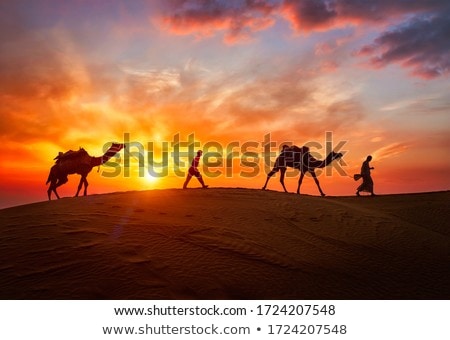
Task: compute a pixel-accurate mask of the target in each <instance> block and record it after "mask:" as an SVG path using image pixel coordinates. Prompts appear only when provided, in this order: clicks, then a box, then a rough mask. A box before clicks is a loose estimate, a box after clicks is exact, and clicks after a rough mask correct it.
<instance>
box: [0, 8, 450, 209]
mask: <svg viewBox="0 0 450 340" xmlns="http://www.w3.org/2000/svg"><path fill="white" fill-rule="evenodd" d="M0 36H1V38H0V44H1V53H0V96H1V105H0V115H1V123H0V141H1V151H2V157H1V159H0V181H1V182H0V207H7V206H12V205H17V204H24V203H29V202H35V201H42V200H45V199H47V194H46V190H47V188H46V186H45V181H46V179H47V176H48V172H49V169H50V167H51V166H52V164H53V162H54V161H53V158H54V157H55V156H56V155H57V154H58V152H59V151H67V150H69V149H73V150H77V149H78V148H79V147H80V146H81V147H84V148H85V149H86V150H87V151H88V152H89V153H90V154H91V155H94V156H100V155H102V153H103V147H104V145H105V144H107V143H108V142H112V141H117V142H121V141H122V142H123V141H124V136H125V135H126V134H129V139H130V141H131V142H139V143H141V144H142V145H143V146H144V148H145V151H146V152H147V151H148V149H149V147H150V146H149V144H148V143H149V142H153V143H154V144H153V149H154V151H155V157H156V159H157V160H160V156H161V147H162V146H163V143H164V142H168V143H169V151H170V152H171V151H173V150H172V144H171V142H172V141H173V140H174V136H175V135H178V136H179V138H180V140H181V141H183V140H187V139H188V136H189V135H191V134H194V135H195V140H196V141H197V142H198V143H199V147H196V149H197V148H203V147H204V146H205V145H207V143H208V142H215V144H216V145H217V143H218V144H220V145H223V148H224V150H226V147H227V145H228V144H230V143H234V145H238V144H239V145H240V146H242V145H243V144H244V143H246V142H255V143H259V147H258V146H257V147H251V148H250V149H249V150H250V151H252V152H254V153H257V154H258V155H259V157H260V158H259V159H256V161H259V163H260V169H259V170H260V171H259V174H258V175H257V176H254V177H250V178H248V177H245V176H242V174H241V172H243V171H244V172H248V171H249V170H248V169H246V168H245V165H240V164H239V155H238V154H239V147H235V148H234V149H233V151H234V152H235V156H233V157H234V161H233V162H232V164H233V169H232V171H231V173H230V174H229V175H230V176H225V172H226V169H225V165H226V164H225V163H226V161H225V159H223V158H221V157H216V158H215V159H213V160H214V161H215V163H216V167H215V168H214V171H222V173H223V175H220V176H217V177H214V178H205V181H206V182H207V184H209V185H211V186H225V187H227V186H230V187H234V186H240V187H248V188H259V187H261V186H262V185H263V183H264V179H265V176H266V173H265V169H264V166H263V163H262V157H263V155H262V151H263V147H262V142H263V141H264V136H266V135H267V134H270V137H271V140H272V141H273V142H274V144H273V145H274V147H273V151H274V152H277V151H278V148H279V146H280V144H281V143H283V142H291V143H293V144H296V145H303V144H305V143H308V142H309V143H315V144H313V145H316V149H315V151H316V152H317V155H320V156H321V157H323V156H325V142H326V141H325V139H326V137H325V136H326V132H327V131H328V132H331V133H332V137H333V145H334V146H336V145H338V144H339V143H341V148H340V150H338V151H345V156H344V161H343V162H342V164H340V166H341V167H342V168H343V169H344V170H345V172H346V173H347V174H348V176H343V175H342V174H340V173H338V171H336V169H333V171H332V172H331V176H325V174H322V175H321V176H320V177H319V179H320V182H321V185H322V188H323V189H324V191H325V192H326V193H327V194H330V195H353V194H354V193H355V188H356V187H357V185H358V184H359V183H357V182H354V181H353V180H352V179H351V178H350V177H349V176H351V175H353V174H354V173H357V172H359V168H360V166H361V162H362V161H363V160H364V159H365V158H366V156H367V155H369V154H371V155H372V156H373V161H372V163H371V164H372V166H373V167H375V170H374V171H373V178H374V181H375V191H376V192H377V193H379V194H389V193H402V192H419V191H435V190H448V189H450V176H449V174H450V157H449V151H450V81H449V75H450V39H449V37H450V4H449V1H448V0H422V1H419V0H398V1H392V0H373V1H362V0H298V1H294V0H273V1H269V0H266V1H263V0H261V1H258V0H247V1H245V0H229V1H225V0H224V1H219V0H215V1H206V0H168V1H164V0H154V1H151V0H147V1H145V0H130V1H125V0H123V1H118V0H103V1H102V0H92V1H88V0H73V1H59V0H53V1H51V0H48V1H45V0H28V1H26V0H25V1H23V0H5V1H2V2H1V3H0ZM252 145H253V144H252ZM318 145H323V148H322V149H320V147H319V146H318ZM136 150H137V148H136V149H135V151H136ZM210 151H215V149H214V148H213V149H211V150H210ZM136 152H137V151H136ZM136 152H135V153H136ZM121 157H122V162H123V158H124V152H123V151H122V152H121ZM224 157H226V155H225V156H224ZM147 158H148V157H147V154H145V162H146V163H147ZM116 160H117V159H116ZM272 160H273V159H272ZM117 161H118V160H117ZM186 161H187V159H186ZM109 170H111V169H109ZM138 170H139V167H138V164H137V162H136V160H135V158H133V161H132V162H131V168H129V172H130V176H129V177H126V176H124V171H122V172H121V174H120V175H119V176H117V177H115V178H109V177H106V176H104V175H102V174H104V173H105V172H108V167H102V168H101V169H100V172H97V168H95V169H93V171H92V172H91V173H90V175H89V177H88V180H89V183H90V186H89V192H90V193H104V192H112V191H126V190H146V189H159V188H173V187H176V188H179V187H181V186H182V185H183V181H184V178H183V177H178V176H176V174H174V172H173V171H172V170H173V161H172V160H171V159H169V166H168V176H165V177H163V178H154V177H151V176H148V175H146V176H144V177H142V178H141V177H139V171H138ZM183 170H186V168H183ZM201 170H202V172H204V170H203V169H201ZM250 172H251V171H250ZM78 180H79V176H77V175H72V176H70V177H69V183H68V184H66V185H65V186H63V187H61V188H60V190H59V191H60V194H61V195H62V196H71V195H73V194H74V193H75V191H76V186H77V184H78ZM286 183H287V187H288V188H289V190H291V191H294V190H295V188H296V179H295V178H293V177H292V178H288V179H287V182H286ZM190 186H191V187H195V186H198V183H196V182H195V181H194V180H193V181H192V182H191V184H190ZM269 188H270V189H273V190H280V189H281V186H280V184H279V182H278V178H276V179H273V180H272V182H270V184H269ZM303 192H304V193H306V194H313V195H317V194H318V191H317V188H316V187H315V185H314V182H313V181H312V179H311V178H305V180H304V184H303Z"/></svg>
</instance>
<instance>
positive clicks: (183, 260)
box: [0, 188, 450, 299]
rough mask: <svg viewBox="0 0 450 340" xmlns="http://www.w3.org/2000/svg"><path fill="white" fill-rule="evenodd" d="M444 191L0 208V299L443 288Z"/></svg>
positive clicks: (222, 194) (449, 284) (228, 192)
mask: <svg viewBox="0 0 450 340" xmlns="http://www.w3.org/2000/svg"><path fill="white" fill-rule="evenodd" d="M449 202H450V192H437V193H423V194H403V195H382V196H376V197H360V198H358V197H324V198H322V197H316V196H307V195H301V196H300V195H296V194H286V193H282V192H275V191H261V190H251V189H238V188H210V189H207V190H202V189H188V190H181V189H169V190H154V191H137V192H124V193H112V194H103V195H92V196H86V197H78V198H63V199H60V200H55V201H50V202H49V201H46V202H40V203H35V204H29V205H24V206H18V207H13V208H8V209H3V210H0V258H1V262H0V298H1V299H449V298H450V224H449V220H450V204H449Z"/></svg>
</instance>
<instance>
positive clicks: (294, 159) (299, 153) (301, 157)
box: [262, 145, 343, 196]
mask: <svg viewBox="0 0 450 340" xmlns="http://www.w3.org/2000/svg"><path fill="white" fill-rule="evenodd" d="M342 156H343V155H342V153H336V152H334V151H332V152H330V154H329V155H328V156H327V157H326V158H325V159H324V160H322V161H320V160H318V159H315V158H314V157H312V155H311V154H310V152H309V148H308V147H307V146H302V147H301V148H300V147H298V146H295V145H293V146H291V147H287V146H285V147H284V148H283V151H282V152H281V153H280V155H279V156H278V157H277V159H276V160H275V165H274V167H273V169H272V171H270V172H269V173H268V175H267V179H266V183H265V184H264V186H263V188H262V189H263V190H265V189H266V187H267V183H268V182H269V180H270V178H271V177H272V176H273V175H274V174H275V173H277V172H278V171H281V176H280V182H281V185H282V186H283V189H284V191H285V192H288V191H287V190H286V187H285V186H284V175H285V173H286V168H287V167H290V168H294V169H298V170H300V178H299V180H298V187H297V194H300V186H301V185H302V181H303V177H304V176H305V174H306V173H310V174H311V176H312V178H313V179H314V182H316V184H317V188H318V189H319V192H320V194H321V195H322V196H325V194H324V192H323V191H322V188H321V187H320V184H319V180H318V179H317V176H316V173H315V172H314V170H315V169H317V168H324V167H325V166H327V165H329V164H330V163H331V162H333V161H334V160H335V159H339V158H341V157H342Z"/></svg>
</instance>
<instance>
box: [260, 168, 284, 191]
mask: <svg viewBox="0 0 450 340" xmlns="http://www.w3.org/2000/svg"><path fill="white" fill-rule="evenodd" d="M278 170H280V169H278V168H273V169H272V171H270V172H269V173H268V174H267V179H266V183H264V186H263V187H262V189H263V190H266V187H267V183H269V180H270V177H272V176H273V175H275V174H276V173H277V172H278Z"/></svg>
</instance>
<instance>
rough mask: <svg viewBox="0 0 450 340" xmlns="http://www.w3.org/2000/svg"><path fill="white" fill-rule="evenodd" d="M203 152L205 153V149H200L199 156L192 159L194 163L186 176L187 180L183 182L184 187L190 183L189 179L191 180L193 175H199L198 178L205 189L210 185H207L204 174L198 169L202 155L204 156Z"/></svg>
mask: <svg viewBox="0 0 450 340" xmlns="http://www.w3.org/2000/svg"><path fill="white" fill-rule="evenodd" d="M202 154H203V151H202V150H198V151H197V156H195V158H194V159H193V160H192V164H191V167H190V168H189V171H188V174H187V177H186V181H185V182H184V184H183V189H186V188H187V185H188V183H189V181H190V180H191V178H192V176H195V177H197V179H198V181H199V182H200V184H201V185H202V188H203V189H206V188H207V187H208V186H207V185H205V182H204V181H203V178H202V175H201V174H200V171H199V170H198V164H199V163H200V157H202Z"/></svg>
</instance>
